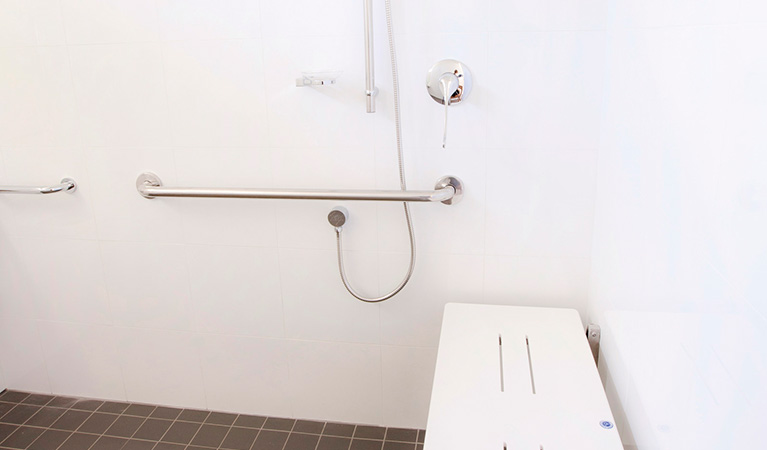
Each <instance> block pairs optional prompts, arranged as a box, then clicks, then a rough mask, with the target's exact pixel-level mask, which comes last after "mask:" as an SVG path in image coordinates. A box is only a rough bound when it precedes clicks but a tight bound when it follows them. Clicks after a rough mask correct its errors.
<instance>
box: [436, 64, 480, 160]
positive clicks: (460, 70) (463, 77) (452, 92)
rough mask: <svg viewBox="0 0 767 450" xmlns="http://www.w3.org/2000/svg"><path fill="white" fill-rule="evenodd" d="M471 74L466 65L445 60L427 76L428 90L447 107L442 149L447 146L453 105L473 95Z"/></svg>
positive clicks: (438, 101) (437, 100)
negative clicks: (448, 126)
mask: <svg viewBox="0 0 767 450" xmlns="http://www.w3.org/2000/svg"><path fill="white" fill-rule="evenodd" d="M471 85H472V82H471V72H470V71H469V68H468V67H466V64H464V63H462V62H460V61H456V60H454V59H443V60H442V61H440V62H438V63H436V64H434V65H433V66H432V67H431V69H429V72H428V73H427V74H426V89H427V90H428V91H429V95H430V96H431V98H432V99H434V101H435V102H437V103H439V104H442V105H445V131H444V132H443V133H442V148H445V147H446V145H447V113H448V111H449V109H450V106H452V105H458V104H460V103H461V102H462V101H464V100H465V99H466V97H468V95H469V93H471Z"/></svg>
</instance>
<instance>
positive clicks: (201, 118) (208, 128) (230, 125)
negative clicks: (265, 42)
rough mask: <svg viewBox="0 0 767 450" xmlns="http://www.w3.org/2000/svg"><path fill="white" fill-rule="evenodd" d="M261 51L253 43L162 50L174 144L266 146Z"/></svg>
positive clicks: (187, 44)
mask: <svg viewBox="0 0 767 450" xmlns="http://www.w3.org/2000/svg"><path fill="white" fill-rule="evenodd" d="M261 47H262V46H261V43H260V41H257V40H250V39H237V40H220V41H201V42H200V41H179V42H168V43H166V44H164V45H163V57H164V63H165V77H166V83H167V87H168V104H169V109H170V121H171V127H172V129H173V143H174V144H175V145H177V146H186V147H206V146H216V147H222V146H239V147H245V146H251V147H252V146H262V147H263V146H265V145H266V143H267V142H268V135H267V133H268V127H267V124H268V122H267V114H266V105H265V103H264V101H263V99H264V96H265V89H264V85H265V80H264V68H263V63H262V49H261Z"/></svg>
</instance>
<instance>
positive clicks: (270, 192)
mask: <svg viewBox="0 0 767 450" xmlns="http://www.w3.org/2000/svg"><path fill="white" fill-rule="evenodd" d="M136 189H138V192H139V194H141V195H143V196H144V197H146V198H149V199H152V198H156V197H197V198H269V199H283V200H286V199H287V200H364V201H380V202H442V203H444V204H446V205H452V204H454V203H457V202H458V201H459V200H460V199H461V197H462V195H463V183H462V182H461V180H459V179H458V178H455V177H449V176H448V177H442V178H440V179H439V181H437V185H436V186H435V187H434V190H433V191H395V190H392V191H383V190H380V191H379V190H336V189H330V190H319V189H251V188H193V187H165V186H163V184H162V181H161V180H160V178H159V177H158V176H157V175H155V174H153V173H151V172H147V173H142V174H141V175H139V177H138V179H137V180H136Z"/></svg>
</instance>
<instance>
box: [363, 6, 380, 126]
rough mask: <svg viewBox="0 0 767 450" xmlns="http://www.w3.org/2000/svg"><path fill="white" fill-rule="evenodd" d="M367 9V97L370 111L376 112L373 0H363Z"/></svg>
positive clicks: (376, 90) (376, 89) (376, 91)
mask: <svg viewBox="0 0 767 450" xmlns="http://www.w3.org/2000/svg"><path fill="white" fill-rule="evenodd" d="M362 3H363V5H364V10H365V97H366V99H367V110H368V112H369V113H374V112H376V99H375V97H376V95H377V94H378V88H377V87H376V77H375V56H374V55H373V40H374V37H373V0H362Z"/></svg>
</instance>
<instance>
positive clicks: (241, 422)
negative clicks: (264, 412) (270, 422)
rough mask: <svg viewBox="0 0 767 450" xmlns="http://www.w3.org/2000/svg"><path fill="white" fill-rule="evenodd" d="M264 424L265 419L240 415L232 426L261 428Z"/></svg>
mask: <svg viewBox="0 0 767 450" xmlns="http://www.w3.org/2000/svg"><path fill="white" fill-rule="evenodd" d="M264 422H266V417H262V416H246V415H240V416H238V417H237V420H235V421H234V426H236V427H244V428H261V427H262V426H263V425H264Z"/></svg>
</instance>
